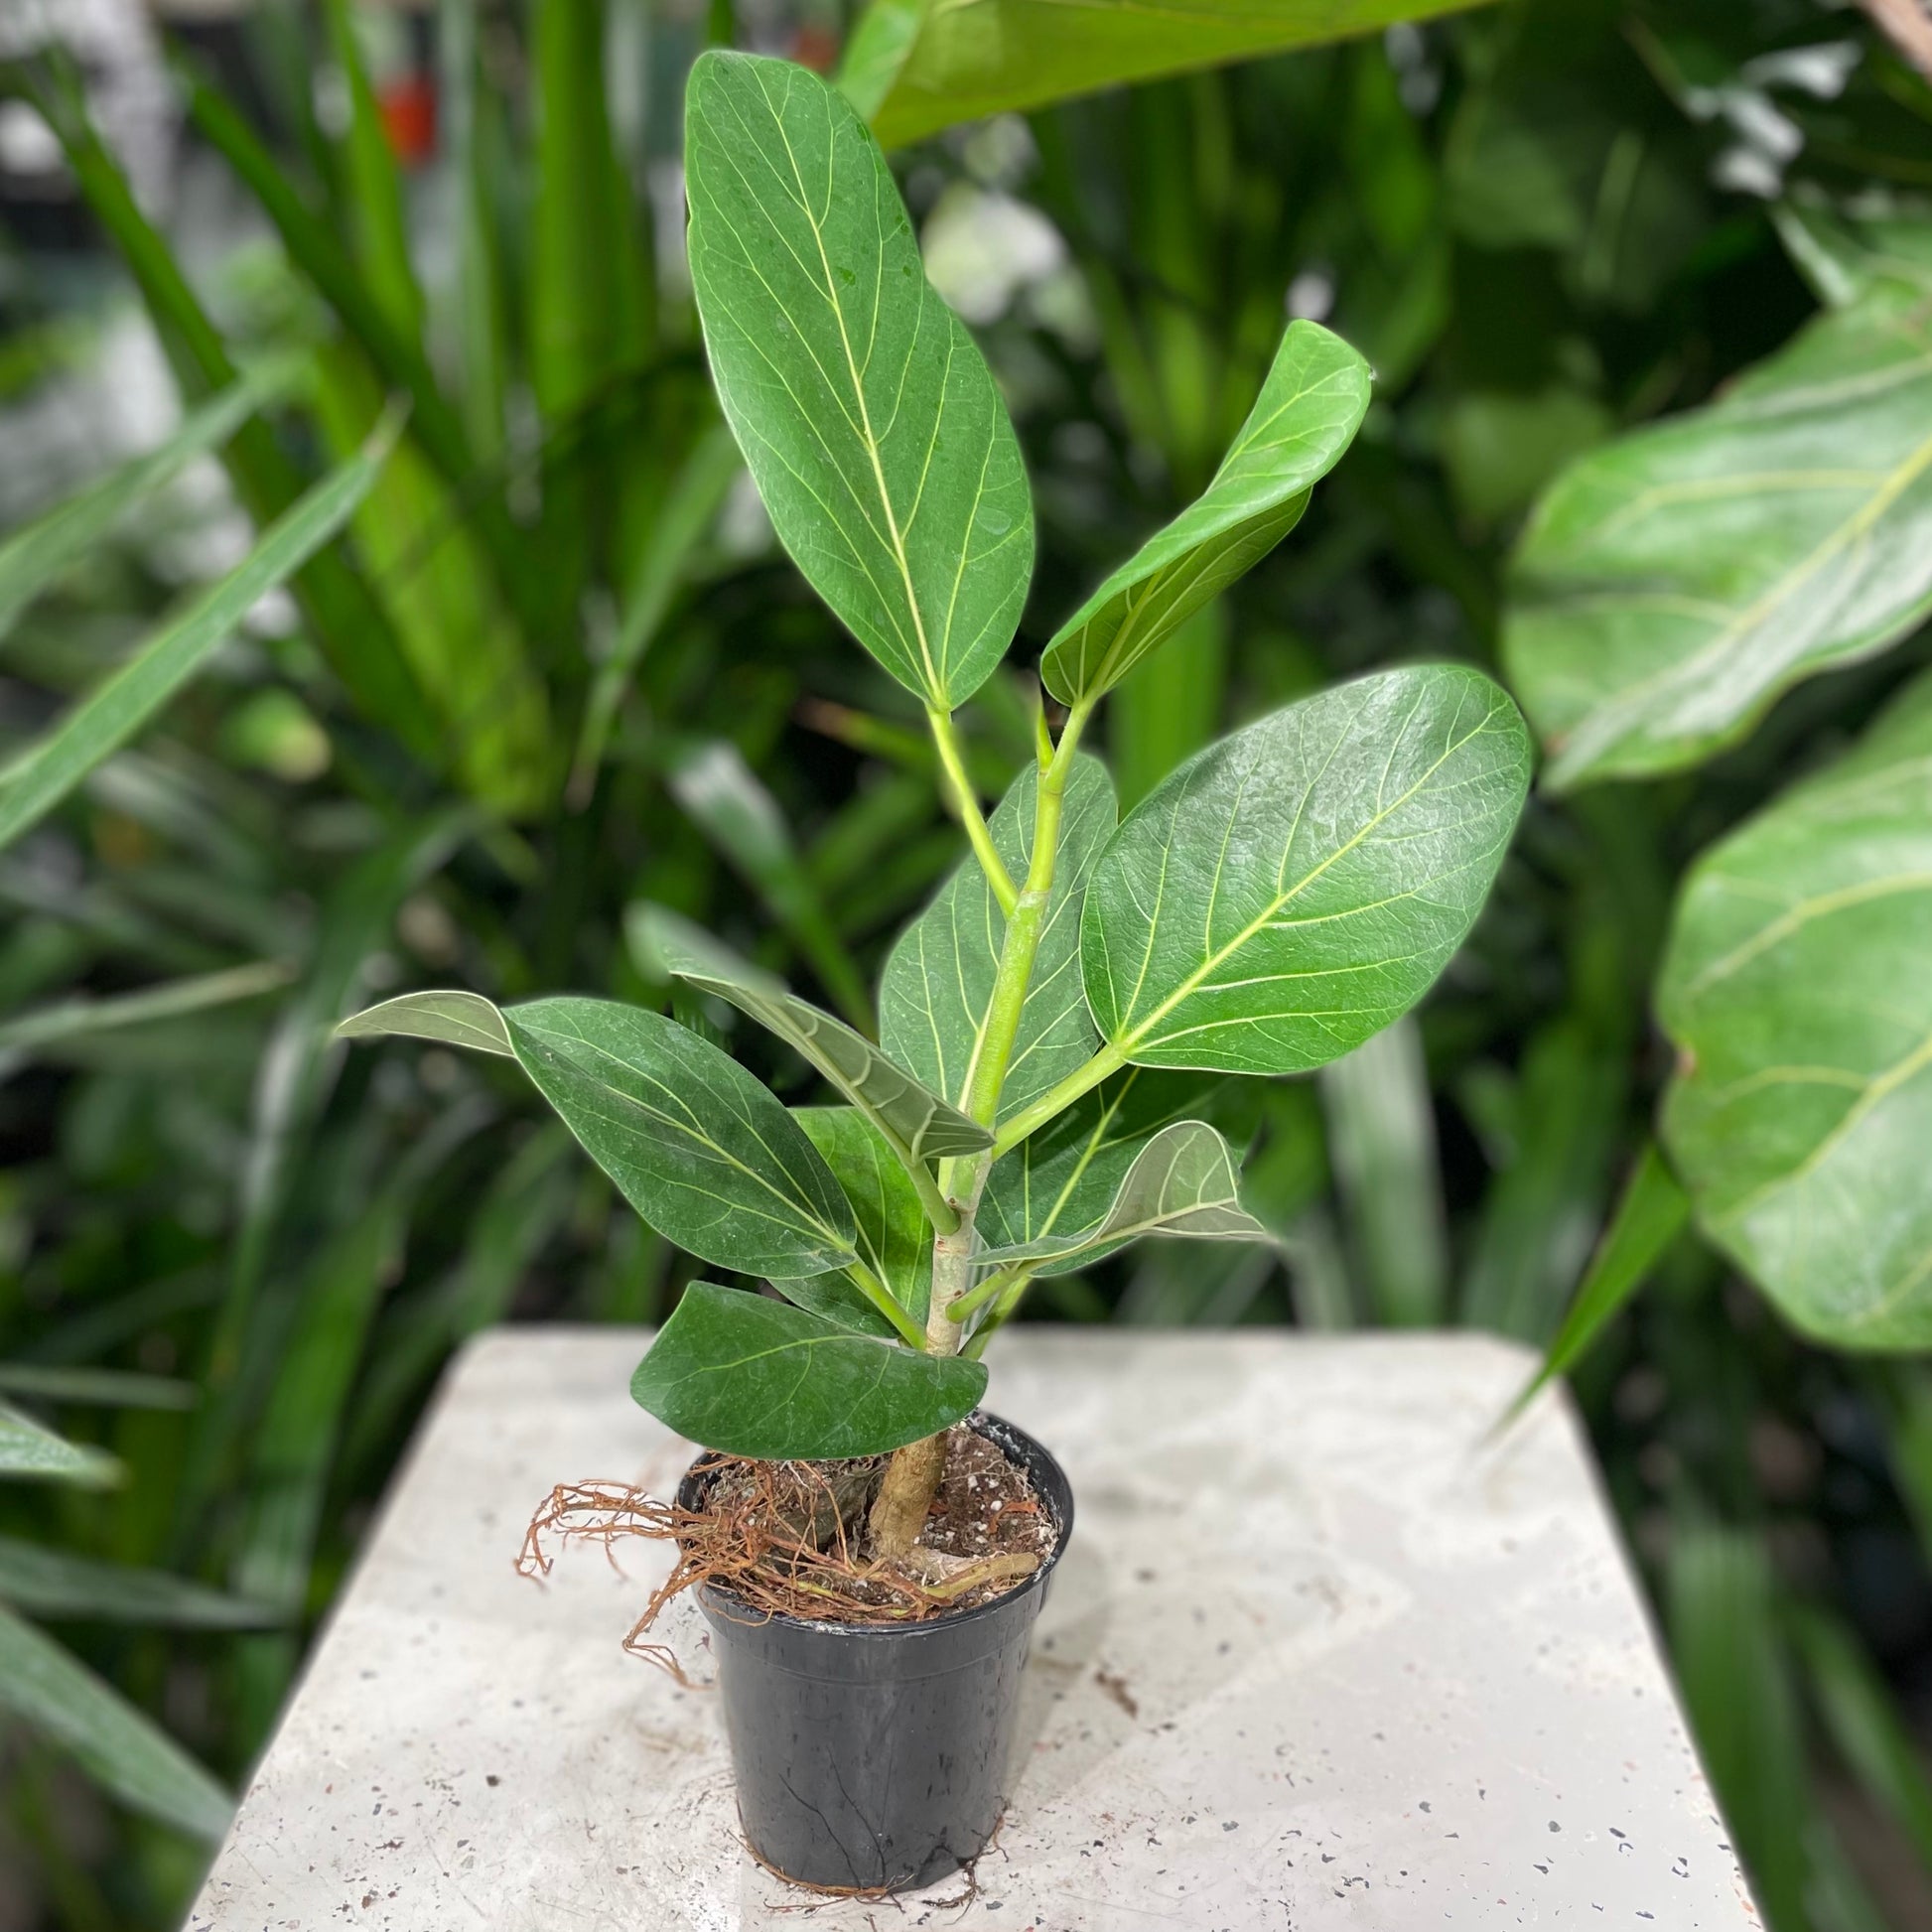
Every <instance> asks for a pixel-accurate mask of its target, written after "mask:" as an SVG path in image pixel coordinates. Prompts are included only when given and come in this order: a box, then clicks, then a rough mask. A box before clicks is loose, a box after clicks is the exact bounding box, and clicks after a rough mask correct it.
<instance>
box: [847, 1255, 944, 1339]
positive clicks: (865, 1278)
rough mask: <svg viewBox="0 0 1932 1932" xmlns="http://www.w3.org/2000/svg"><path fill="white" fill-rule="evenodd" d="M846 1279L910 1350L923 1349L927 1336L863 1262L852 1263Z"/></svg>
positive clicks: (890, 1291) (848, 1267)
mask: <svg viewBox="0 0 1932 1932" xmlns="http://www.w3.org/2000/svg"><path fill="white" fill-rule="evenodd" d="M845 1273H846V1278H847V1280H849V1281H850V1282H851V1283H852V1285H853V1287H855V1288H856V1289H857V1290H858V1291H859V1293H860V1294H861V1295H863V1296H864V1297H865V1298H866V1300H867V1301H868V1302H870V1303H871V1304H872V1305H873V1307H874V1308H876V1309H877V1310H878V1311H879V1312H880V1313H881V1314H883V1315H884V1316H885V1317H886V1319H887V1320H888V1321H890V1322H891V1323H892V1324H893V1326H894V1328H895V1329H897V1332H898V1338H899V1340H900V1341H902V1342H904V1343H905V1344H906V1346H907V1347H910V1348H923V1347H924V1346H925V1336H924V1335H923V1334H921V1333H920V1332H919V1325H918V1323H917V1322H915V1321H914V1320H913V1319H912V1317H911V1316H910V1315H909V1314H907V1313H906V1312H905V1311H904V1310H903V1309H902V1308H900V1307H899V1305H898V1302H897V1299H896V1298H895V1297H894V1295H893V1292H892V1290H891V1289H889V1288H888V1287H887V1286H886V1284H885V1283H884V1282H882V1281H881V1280H880V1279H879V1277H878V1276H877V1275H875V1274H874V1273H873V1272H872V1270H871V1269H870V1268H868V1267H867V1266H866V1264H865V1263H864V1262H863V1261H855V1262H852V1263H850V1264H849V1265H848V1266H847V1268H846V1271H845Z"/></svg>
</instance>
